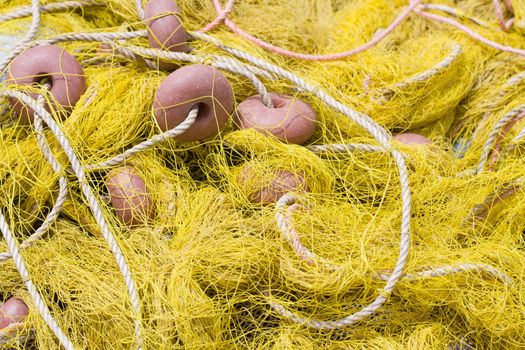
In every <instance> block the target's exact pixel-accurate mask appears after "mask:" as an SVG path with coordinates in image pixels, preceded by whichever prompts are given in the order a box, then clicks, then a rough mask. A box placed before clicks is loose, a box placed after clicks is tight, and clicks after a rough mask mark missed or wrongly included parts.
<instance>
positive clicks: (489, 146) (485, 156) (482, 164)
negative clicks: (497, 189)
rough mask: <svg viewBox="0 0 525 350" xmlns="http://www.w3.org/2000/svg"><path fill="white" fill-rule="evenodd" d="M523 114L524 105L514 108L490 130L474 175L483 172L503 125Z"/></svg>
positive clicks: (524, 111)
mask: <svg viewBox="0 0 525 350" xmlns="http://www.w3.org/2000/svg"><path fill="white" fill-rule="evenodd" d="M522 113H525V105H520V106H518V107H516V108H514V109H513V110H512V111H510V112H508V113H506V114H505V115H504V116H503V117H502V118H501V119H500V120H499V121H498V122H497V123H496V124H495V125H494V127H493V128H492V130H491V131H490V133H489V135H488V137H487V140H486V141H485V144H484V145H483V150H482V151H481V157H480V160H479V163H478V166H477V169H476V173H477V174H479V173H481V172H482V171H483V169H484V168H485V164H486V163H487V161H488V158H489V155H490V151H491V149H492V146H493V145H494V142H495V141H496V140H497V138H498V136H499V134H500V132H501V130H502V129H503V128H504V127H505V125H506V124H507V123H508V122H510V121H511V120H512V119H514V118H516V117H518V116H519V115H520V114H522Z"/></svg>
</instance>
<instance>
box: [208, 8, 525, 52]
mask: <svg viewBox="0 0 525 350" xmlns="http://www.w3.org/2000/svg"><path fill="white" fill-rule="evenodd" d="M422 1H423V0H410V2H409V6H408V7H407V8H406V9H405V10H404V11H403V12H401V14H400V15H399V16H398V17H396V19H395V20H394V21H393V22H392V23H391V24H390V25H389V26H388V28H386V29H385V30H384V31H382V32H381V33H380V34H379V35H377V36H374V37H373V38H372V40H370V41H369V42H367V43H366V44H364V45H361V46H359V47H356V48H354V49H352V50H349V51H346V52H341V53H337V54H327V55H311V54H303V53H298V52H294V51H290V50H286V49H283V48H280V47H277V46H275V45H272V44H270V43H268V42H265V41H263V40H261V39H258V38H256V37H254V36H253V35H251V34H248V33H246V32H245V31H243V30H242V29H241V28H239V27H237V26H236V25H235V23H233V22H232V21H231V20H230V19H228V14H229V13H230V12H231V10H232V7H233V2H234V0H228V2H227V4H226V6H225V8H224V9H223V8H222V6H221V4H220V2H219V0H213V4H214V6H215V9H216V11H217V17H216V18H215V19H214V20H213V21H212V22H211V23H209V24H208V25H206V26H205V27H204V28H203V29H201V30H200V32H205V31H208V30H211V29H213V28H215V27H216V26H218V25H219V24H221V23H224V25H226V26H227V27H228V28H229V29H230V30H231V31H232V32H234V33H235V34H237V35H239V36H241V37H243V38H245V39H247V40H249V41H251V42H252V43H254V44H255V45H257V46H260V47H262V48H264V49H266V50H268V51H271V52H274V53H277V54H280V55H283V56H287V57H291V58H297V59H301V60H307V61H334V60H339V59H342V58H346V57H349V56H352V55H355V54H357V53H360V52H363V51H365V50H368V49H370V48H372V47H374V46H375V45H377V44H378V43H379V42H381V41H382V40H383V39H384V38H385V37H386V36H387V35H389V34H390V33H392V32H393V31H394V30H395V29H396V28H397V27H398V26H399V25H400V24H401V23H402V22H403V21H404V20H405V19H407V18H408V17H409V16H410V14H411V13H412V12H415V13H417V14H418V15H421V16H423V17H425V18H427V19H431V20H434V21H436V22H441V23H445V24H448V25H451V26H452V27H454V28H456V29H458V30H460V31H462V32H464V33H465V34H467V35H469V36H470V37H472V38H473V39H475V40H477V41H479V42H481V43H483V44H485V45H487V46H490V47H492V48H494V49H497V50H500V51H503V52H508V53H513V54H516V55H519V56H524V57H525V50H522V49H518V48H514V47H511V46H506V45H502V44H500V43H497V42H495V41H492V40H490V39H487V38H485V37H483V36H482V35H480V34H478V33H477V32H475V31H474V30H472V29H470V28H469V27H467V26H465V25H463V24H461V23H459V22H458V21H455V20H453V19H450V18H447V17H443V16H439V15H436V14H432V13H429V12H424V11H422V10H421V9H417V7H418V6H419V5H420V4H421V2H422ZM493 1H494V8H495V9H496V15H497V16H498V20H500V26H502V28H505V29H504V30H506V29H507V28H509V27H510V26H511V25H512V23H513V20H509V21H507V22H505V19H504V18H503V11H502V8H501V4H500V3H499V1H498V0H493ZM504 3H505V6H506V7H507V8H508V9H509V11H512V2H511V0H504ZM500 14H501V16H500Z"/></svg>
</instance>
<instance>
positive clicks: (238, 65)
mask: <svg viewBox="0 0 525 350" xmlns="http://www.w3.org/2000/svg"><path fill="white" fill-rule="evenodd" d="M199 35H202V34H199ZM126 48H127V49H128V50H130V51H131V52H132V53H134V54H138V55H141V56H148V57H155V58H157V59H164V60H176V61H182V62H191V63H199V64H208V65H210V66H212V67H215V68H218V69H224V70H228V71H230V72H232V73H237V74H241V75H243V76H244V77H245V78H246V79H248V80H249V81H250V82H251V83H252V84H253V85H254V87H255V89H256V90H257V92H258V93H259V94H260V95H261V96H262V98H263V102H264V104H265V105H266V106H269V107H273V104H272V101H271V98H270V96H269V94H268V90H267V89H266V87H265V86H264V84H263V83H262V82H261V81H260V80H259V78H257V76H256V75H255V74H257V73H258V72H259V71H260V69H257V68H256V67H250V66H249V65H246V64H243V63H242V62H239V61H237V60H235V59H232V58H229V57H225V56H220V55H199V56H197V55H192V54H188V53H184V52H172V51H163V50H160V49H150V48H144V47H140V46H134V45H130V46H126ZM265 75H266V76H267V77H271V74H269V73H266V74H265Z"/></svg>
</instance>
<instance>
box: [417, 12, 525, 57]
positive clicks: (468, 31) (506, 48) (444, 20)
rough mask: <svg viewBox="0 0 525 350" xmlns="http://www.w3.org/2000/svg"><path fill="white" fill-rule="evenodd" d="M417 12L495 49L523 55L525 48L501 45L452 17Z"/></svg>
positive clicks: (524, 54)
mask: <svg viewBox="0 0 525 350" xmlns="http://www.w3.org/2000/svg"><path fill="white" fill-rule="evenodd" d="M418 13H419V14H420V15H421V16H423V17H425V18H428V19H431V20H434V21H436V22H441V23H445V24H448V25H451V26H452V27H454V28H456V29H459V30H461V31H462V32H464V33H465V34H467V35H468V36H470V37H472V38H473V39H476V40H477V41H479V42H481V43H483V44H485V45H487V46H490V47H492V48H494V49H497V50H500V51H503V52H508V53H513V54H516V55H519V56H524V57H525V50H522V49H517V48H515V47H512V46H506V45H502V44H500V43H497V42H495V41H492V40H490V39H487V38H485V37H483V36H482V35H480V34H478V33H476V32H475V31H473V30H472V29H470V28H469V27H467V26H464V25H463V24H461V23H459V22H457V21H455V20H453V19H450V18H446V17H442V16H439V15H435V14H432V13H428V12H422V11H421V12H418Z"/></svg>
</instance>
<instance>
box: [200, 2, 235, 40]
mask: <svg viewBox="0 0 525 350" xmlns="http://www.w3.org/2000/svg"><path fill="white" fill-rule="evenodd" d="M233 2H234V0H228V3H226V7H225V8H224V9H223V8H222V7H221V3H220V2H219V0H213V6H215V10H216V11H217V17H216V18H215V19H214V20H213V21H212V22H210V23H209V24H208V25H207V26H206V27H204V28H202V29H200V30H199V32H201V33H204V32H207V31H209V30H212V29H213V28H215V27H217V26H218V25H219V24H221V23H222V22H224V20H225V19H226V16H228V14H229V13H230V12H231V11H232V7H233Z"/></svg>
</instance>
